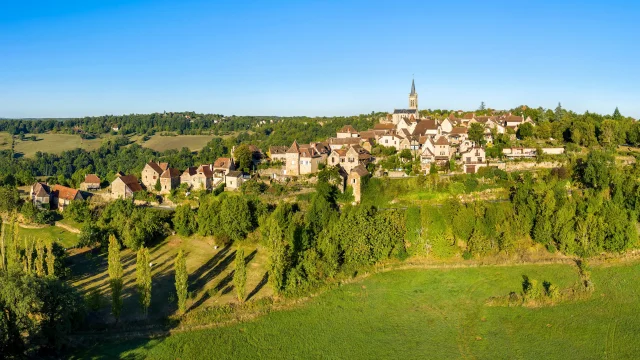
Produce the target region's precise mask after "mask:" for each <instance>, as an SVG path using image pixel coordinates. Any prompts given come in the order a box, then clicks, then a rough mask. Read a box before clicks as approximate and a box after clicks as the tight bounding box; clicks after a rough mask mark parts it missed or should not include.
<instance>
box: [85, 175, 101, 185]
mask: <svg viewBox="0 0 640 360" xmlns="http://www.w3.org/2000/svg"><path fill="white" fill-rule="evenodd" d="M84 182H85V183H87V184H98V185H100V178H99V177H98V176H97V175H96V174H88V175H85V176H84Z"/></svg>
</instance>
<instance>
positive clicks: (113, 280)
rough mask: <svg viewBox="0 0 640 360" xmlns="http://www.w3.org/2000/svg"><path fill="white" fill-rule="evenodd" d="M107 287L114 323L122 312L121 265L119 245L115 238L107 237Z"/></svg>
mask: <svg viewBox="0 0 640 360" xmlns="http://www.w3.org/2000/svg"><path fill="white" fill-rule="evenodd" d="M108 261H109V265H108V266H109V287H110V288H111V313H113V316H114V317H115V318H116V322H118V320H119V319H120V311H121V310H122V286H123V282H122V263H121V262H120V243H118V240H116V237H115V236H113V235H111V236H110V237H109V258H108Z"/></svg>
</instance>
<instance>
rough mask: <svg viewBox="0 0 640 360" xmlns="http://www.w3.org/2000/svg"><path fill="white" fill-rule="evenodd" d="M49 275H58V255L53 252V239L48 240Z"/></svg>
mask: <svg viewBox="0 0 640 360" xmlns="http://www.w3.org/2000/svg"><path fill="white" fill-rule="evenodd" d="M45 261H46V262H47V275H49V276H56V255H55V254H54V253H53V241H48V242H47V258H46V260H45Z"/></svg>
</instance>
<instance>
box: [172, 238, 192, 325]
mask: <svg viewBox="0 0 640 360" xmlns="http://www.w3.org/2000/svg"><path fill="white" fill-rule="evenodd" d="M174 267H175V273H176V279H175V284H176V293H177V295H178V310H179V311H180V314H184V313H185V312H186V311H187V294H188V292H187V281H188V279H189V275H188V273H187V261H186V258H185V256H184V251H183V250H182V249H180V251H178V255H177V256H176V261H175V264H174Z"/></svg>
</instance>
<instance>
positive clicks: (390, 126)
mask: <svg viewBox="0 0 640 360" xmlns="http://www.w3.org/2000/svg"><path fill="white" fill-rule="evenodd" d="M395 127H396V126H395V125H393V124H375V125H374V126H373V129H374V130H393V129H395Z"/></svg>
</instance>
